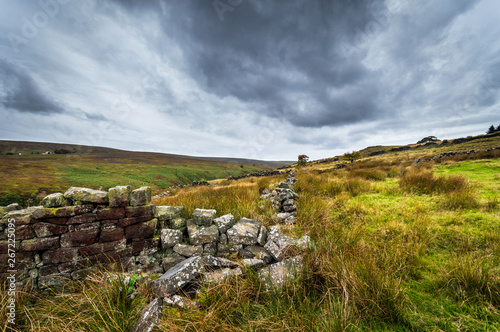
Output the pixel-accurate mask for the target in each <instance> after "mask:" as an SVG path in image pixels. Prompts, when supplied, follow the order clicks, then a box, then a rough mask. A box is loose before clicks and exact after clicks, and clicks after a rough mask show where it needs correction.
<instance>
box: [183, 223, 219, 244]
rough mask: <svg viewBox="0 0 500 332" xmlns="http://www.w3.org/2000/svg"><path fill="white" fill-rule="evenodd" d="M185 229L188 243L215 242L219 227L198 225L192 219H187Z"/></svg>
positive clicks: (217, 237)
mask: <svg viewBox="0 0 500 332" xmlns="http://www.w3.org/2000/svg"><path fill="white" fill-rule="evenodd" d="M187 230H188V234H189V243H191V244H192V245H195V246H196V245H199V244H205V243H210V242H217V240H218V239H219V229H218V228H217V226H216V225H212V226H210V227H204V226H198V225H196V224H195V223H194V221H193V220H188V222H187Z"/></svg>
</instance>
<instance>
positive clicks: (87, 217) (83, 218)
mask: <svg viewBox="0 0 500 332" xmlns="http://www.w3.org/2000/svg"><path fill="white" fill-rule="evenodd" d="M95 221H97V216H96V215H95V214H94V213H85V214H81V215H78V216H74V217H71V218H69V219H68V221H67V224H69V225H72V224H87V223H91V222H95Z"/></svg>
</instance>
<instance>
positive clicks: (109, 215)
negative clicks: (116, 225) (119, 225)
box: [97, 208, 125, 220]
mask: <svg viewBox="0 0 500 332" xmlns="http://www.w3.org/2000/svg"><path fill="white" fill-rule="evenodd" d="M123 218H125V209H124V208H107V209H99V210H97V220H109V219H123Z"/></svg>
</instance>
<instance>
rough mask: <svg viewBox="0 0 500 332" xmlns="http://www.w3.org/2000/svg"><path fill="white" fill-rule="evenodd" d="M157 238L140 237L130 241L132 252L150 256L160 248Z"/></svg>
mask: <svg viewBox="0 0 500 332" xmlns="http://www.w3.org/2000/svg"><path fill="white" fill-rule="evenodd" d="M160 242H161V241H160V239H159V238H150V239H140V240H134V241H132V254H137V253H140V255H145V256H152V255H153V254H154V253H156V252H157V251H158V249H159V248H160V245H161V244H160Z"/></svg>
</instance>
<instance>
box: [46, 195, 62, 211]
mask: <svg viewBox="0 0 500 332" xmlns="http://www.w3.org/2000/svg"><path fill="white" fill-rule="evenodd" d="M65 203H66V198H64V195H63V194H62V193H55V194H50V195H47V196H45V197H44V198H43V200H42V205H43V207H45V208H54V207H60V206H63V205H64V204H65Z"/></svg>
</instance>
